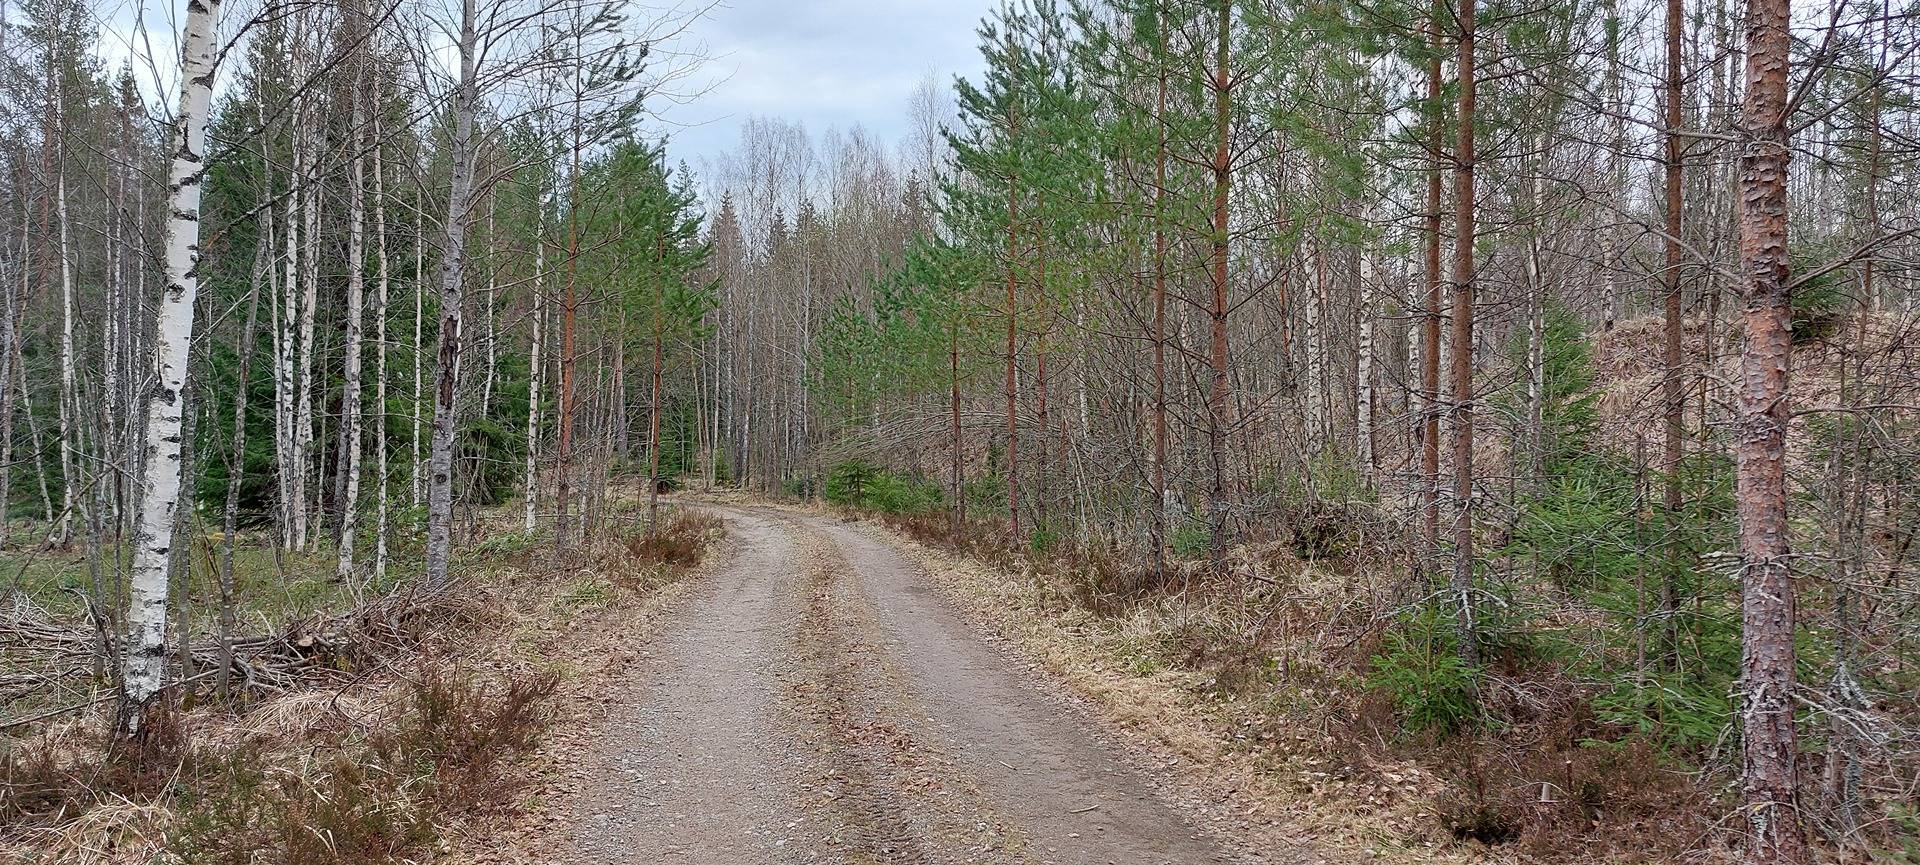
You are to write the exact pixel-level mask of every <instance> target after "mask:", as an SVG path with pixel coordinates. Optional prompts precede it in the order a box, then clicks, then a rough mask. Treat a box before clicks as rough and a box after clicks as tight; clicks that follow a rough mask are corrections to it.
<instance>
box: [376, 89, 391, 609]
mask: <svg viewBox="0 0 1920 865" xmlns="http://www.w3.org/2000/svg"><path fill="white" fill-rule="evenodd" d="M380 117H381V112H380V107H379V103H378V101H376V102H375V103H374V114H373V148H372V156H373V268H374V291H373V297H374V301H373V405H374V412H373V454H374V466H373V476H374V477H375V478H376V479H378V483H379V485H380V486H379V494H378V496H377V497H376V499H375V504H374V510H373V581H374V582H375V583H384V582H385V581H386V578H387V516H388V512H389V511H390V510H391V509H392V507H393V499H392V486H393V485H392V484H391V483H390V480H391V477H390V476H391V471H390V466H389V465H388V457H387V313H388V311H389V309H390V307H391V304H392V293H391V289H392V286H393V278H392V274H391V272H390V269H389V263H388V260H387V175H386V165H385V163H384V161H383V160H382V159H381V155H380V151H381V149H382V147H384V146H385V142H384V140H383V139H382V138H381V133H380V129H381V123H380Z"/></svg>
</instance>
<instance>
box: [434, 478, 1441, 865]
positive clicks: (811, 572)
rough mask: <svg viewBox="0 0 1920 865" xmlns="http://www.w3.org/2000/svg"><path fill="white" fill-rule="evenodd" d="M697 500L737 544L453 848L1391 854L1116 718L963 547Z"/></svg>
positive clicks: (707, 854) (667, 610)
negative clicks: (1286, 811)
mask: <svg viewBox="0 0 1920 865" xmlns="http://www.w3.org/2000/svg"><path fill="white" fill-rule="evenodd" d="M686 504H689V505H693V506H695V507H697V508H698V509H700V510H704V511H707V512H709V513H711V514H713V515H715V516H718V517H721V518H722V519H724V520H725V522H726V525H727V534H726V537H727V541H726V542H725V543H724V545H723V548H722V550H721V551H720V553H719V555H717V556H716V557H715V561H712V562H710V563H709V565H708V566H707V567H706V568H705V569H704V570H705V571H706V573H705V575H704V576H703V577H701V578H700V579H697V580H694V581H692V582H691V584H690V585H688V586H687V587H686V590H685V591H684V592H682V593H681V594H680V595H679V596H678V597H676V598H675V599H673V600H672V601H671V602H669V603H668V604H667V605H666V606H665V607H664V608H662V609H661V610H660V613H659V619H658V621H657V628H656V629H655V630H654V631H653V636H651V637H650V638H648V639H646V640H644V641H643V642H641V643H640V644H638V646H637V648H638V656H639V657H638V659H637V661H636V662H635V663H633V664H631V665H626V666H625V667H624V669H621V670H619V671H618V675H614V676H610V677H609V678H608V679H607V680H605V681H604V682H603V683H602V689H601V690H599V691H597V692H595V693H592V694H591V700H592V702H593V705H594V707H595V708H594V711H592V712H591V716H590V717H583V718H581V719H579V720H578V722H577V723H573V724H568V725H566V727H567V729H563V730H562V731H560V732H558V733H557V734H556V735H555V736H554V738H553V740H552V742H551V743H550V744H549V745H548V747H547V753H546V754H545V755H544V757H543V759H542V761H541V762H542V763H543V764H544V765H545V766H546V767H547V768H546V774H547V776H548V777H546V778H545V779H544V781H543V782H542V783H541V786H542V787H543V788H544V792H543V795H541V796H540V797H539V802H538V803H537V804H536V805H534V806H533V808H532V809H530V811H529V813H527V814H526V815H524V816H525V821H524V822H525V824H526V825H523V826H522V827H520V828H518V829H514V830H510V831H503V832H502V833H500V834H498V835H495V836H494V837H491V838H487V837H484V836H480V835H476V836H475V838H473V839H472V840H473V841H476V842H479V843H475V844H463V845H459V846H460V847H461V848H464V849H467V850H468V851H469V852H466V853H461V854H456V855H455V857H454V858H455V860H456V861H459V860H468V861H473V862H489V863H492V862H541V863H550V862H566V863H623V862H648V863H653V862H660V863H673V862H685V863H715V865H719V863H727V865H736V863H741V865H744V863H782V865H785V863H796V865H797V863H824V862H834V863H923V862H924V863H960V862H966V863H974V862H979V863H1060V865H1075V863H1128V865H1135V863H1141V865H1144V863H1182V865H1200V863H1325V862H1348V861H1372V860H1374V858H1375V857H1376V856H1380V855H1381V854H1380V852H1378V851H1375V850H1373V849H1365V848H1364V845H1360V844H1349V843H1344V841H1343V842H1340V843H1335V844H1331V845H1323V844H1320V843H1317V842H1315V841H1312V840H1308V836H1306V835H1303V834H1302V833H1301V831H1300V826H1299V825H1298V824H1297V823H1296V822H1295V821H1292V820H1288V819H1279V818H1276V817H1275V816H1273V815H1272V814H1268V813H1263V812H1262V811H1261V810H1260V809H1257V808H1253V807H1249V804H1248V803H1247V802H1246V801H1244V800H1243V799H1242V797H1241V795H1240V791H1238V790H1237V789H1235V785H1236V783H1237V782H1235V780H1234V778H1235V777H1236V776H1235V773H1233V772H1226V771H1223V767H1221V766H1217V765H1207V764H1206V763H1205V762H1204V761H1196V760H1195V759H1194V754H1195V749H1190V748H1179V747H1169V746H1168V740H1167V739H1166V734H1167V731H1166V730H1158V731H1155V732H1154V734H1153V735H1141V734H1140V732H1139V731H1138V730H1137V729H1133V728H1131V727H1130V726H1129V725H1128V724H1126V723H1124V722H1123V721H1122V720H1121V719H1120V718H1118V717H1117V716H1116V714H1115V713H1116V712H1124V711H1125V710H1127V709H1128V708H1130V707H1128V706H1125V705H1121V704H1119V703H1116V702H1114V701H1111V700H1105V699H1101V698H1099V697H1098V696H1095V695H1089V693H1088V689H1087V688H1085V687H1079V686H1076V685H1075V684H1074V683H1071V682H1069V681H1067V680H1065V679H1063V678H1061V677H1059V675H1058V674H1059V672H1060V671H1059V669H1057V665H1054V664H1052V663H1051V662H1050V661H1048V660H1047V659H1044V658H1041V657H1038V656H1037V655H1036V654H1035V653H1034V652H1033V651H1032V649H1033V647H1032V646H1030V645H1027V644H1025V643H1024V642H1022V641H1020V640H1016V639H1012V638H1008V637H1004V636H1001V635H1000V634H999V632H1001V631H1003V630H1004V628H1002V627H1001V625H1000V624H996V623H994V622H991V621H987V620H984V619H983V618H982V616H983V615H985V614H987V613H988V612H989V611H988V608H986V607H983V606H982V605H979V604H977V603H972V602H970V601H968V600H967V599H966V597H965V596H964V595H965V592H966V589H965V587H964V586H963V585H962V584H961V582H957V581H956V576H957V572H956V569H960V568H964V567H965V564H964V563H961V562H958V561H955V560H951V559H946V560H943V561H936V560H935V559H934V558H931V557H934V556H938V555H939V554H935V553H932V552H931V551H929V550H926V549H924V548H920V547H919V546H918V545H916V544H913V543H912V542H910V541H907V540H905V539H903V538H900V537H898V536H896V535H894V534H893V533H891V532H889V531H887V530H886V529H884V528H882V527H879V526H877V525H875V524H872V523H868V522H863V521H854V520H852V519H849V518H843V517H840V516H836V515H833V514H828V513H824V512H821V511H815V510H806V509H801V508H797V507H789V506H779V505H769V504H765V503H762V502H757V501H754V500H750V499H744V498H732V499H727V498H719V497H706V498H701V499H698V500H693V501H688V502H686ZM929 564H932V565H933V566H932V567H930V566H929ZM973 576H974V577H979V576H982V573H981V572H978V571H976V572H974V573H973ZM1082 672H1084V671H1082ZM1082 684H1084V683H1082ZM1131 708H1133V709H1136V710H1137V709H1138V708H1139V707H1138V706H1133V707H1131ZM1323 848H1325V849H1323ZM1427 852H1428V853H1429V854H1431V853H1432V852H1433V851H1427ZM1388 858H1391V857H1388ZM1443 858H1448V857H1443ZM1418 861H1432V858H1431V856H1430V855H1426V856H1422V857H1420V858H1419V860H1418Z"/></svg>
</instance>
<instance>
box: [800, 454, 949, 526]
mask: <svg viewBox="0 0 1920 865" xmlns="http://www.w3.org/2000/svg"><path fill="white" fill-rule="evenodd" d="M823 492H824V495H825V496H826V499H827V501H829V502H832V503H834V504H836V505H844V506H846V507H855V508H865V509H867V510H874V511H880V512H881V513H886V514H916V513H924V512H926V511H930V510H934V509H936V508H938V507H940V504H941V500H942V496H941V493H940V487H939V485H937V484H935V483H933V482H932V481H928V480H926V479H924V478H920V477H916V476H913V475H905V474H900V473H897V472H892V471H888V470H886V469H883V468H880V467H878V466H875V465H874V464H873V463H870V462H867V461H866V460H863V459H851V460H847V461H845V462H842V463H840V464H839V465H837V466H834V467H833V471H831V472H829V473H827V483H826V487H825V489H824V491H823Z"/></svg>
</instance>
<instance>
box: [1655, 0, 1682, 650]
mask: <svg viewBox="0 0 1920 865" xmlns="http://www.w3.org/2000/svg"><path fill="white" fill-rule="evenodd" d="M1685 21H1686V19H1685V18H1683V17H1682V12H1681V8H1680V0H1667V81H1666V90H1667V93H1666V96H1667V99H1666V115H1667V116H1666V125H1667V129H1666V135H1665V136H1664V137H1665V139H1666V153H1665V164H1664V168H1665V173H1666V178H1665V180H1666V193H1667V213H1666V235H1667V236H1666V243H1665V246H1666V261H1665V269H1664V270H1663V271H1662V273H1661V279H1662V281H1664V282H1665V283H1666V285H1665V288H1666V361H1665V366H1666V370H1665V379H1664V380H1663V381H1662V382H1661V396H1662V399H1663V400H1664V401H1665V403H1666V427H1667V429H1666V433H1667V437H1666V443H1665V452H1664V453H1662V454H1661V463H1662V464H1663V466H1664V468H1665V469H1666V473H1667V483H1666V523H1667V525H1666V529H1667V550H1666V554H1667V561H1666V576H1665V579H1663V580H1662V581H1661V583H1660V612H1661V614H1662V615H1661V619H1662V620H1663V621H1664V622H1665V623H1666V624H1665V626H1664V628H1665V631H1666V635H1665V636H1666V640H1665V641H1666V645H1665V646H1664V647H1663V654H1671V653H1672V652H1673V651H1674V642H1675V640H1676V639H1677V637H1678V626H1677V624H1676V621H1677V620H1676V617H1675V616H1674V612H1675V610H1676V609H1677V607H1678V605H1679V596H1680V588H1679V583H1680V580H1681V579H1682V575H1683V574H1684V573H1685V568H1686V565H1685V562H1684V561H1682V559H1683V555H1684V544H1683V543H1682V542H1681V539H1680V520H1681V514H1680V511H1681V508H1682V507H1683V506H1684V504H1685V500H1684V497H1683V490H1682V489H1681V479H1680V468H1681V460H1682V459H1683V458H1684V457H1685V452H1684V448H1685V443H1684V441H1683V439H1682V436H1683V435H1684V433H1685V430H1686V393H1685V391H1684V390H1683V388H1682V386H1681V379H1680V369H1681V354H1680V337H1681V321H1680V266H1681V261H1682V259H1681V246H1680V231H1681V229H1682V222H1681V218H1680V217H1681V207H1682V205H1683V204H1684V203H1685V202H1684V199H1683V197H1682V192H1681V182H1682V165H1681V141H1680V124H1681V121H1682V118H1681V105H1682V102H1681V100H1682V99H1683V98H1684V93H1683V92H1682V90H1681V86H1682V81H1683V80H1684V78H1683V74H1682V69H1681V56H1680V31H1681V28H1682V27H1684V26H1685Z"/></svg>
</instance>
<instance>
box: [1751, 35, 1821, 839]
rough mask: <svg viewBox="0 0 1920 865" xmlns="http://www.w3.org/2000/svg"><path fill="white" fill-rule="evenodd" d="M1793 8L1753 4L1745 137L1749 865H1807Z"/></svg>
mask: <svg viewBox="0 0 1920 865" xmlns="http://www.w3.org/2000/svg"><path fill="white" fill-rule="evenodd" d="M1787 16H1788V0H1748V2H1747V17H1746V20H1747V40H1746V42H1747V44H1746V54H1747V68H1746V100H1745V101H1746V104H1745V106H1744V110H1743V111H1742V112H1741V120H1740V137H1741V139H1742V147H1741V151H1740V154H1741V155H1740V200H1741V205H1742V206H1741V210H1740V223H1739V225H1740V294H1741V298H1742V300H1743V301H1744V308H1743V310H1742V313H1741V323H1742V325H1743V327H1744V328H1745V338H1744V341H1743V343H1742V345H1741V349H1740V391H1739V394H1738V395H1737V399H1736V404H1735V409H1734V440H1735V444H1734V476H1735V493H1734V495H1735V508H1736V511H1737V513H1738V516H1739V522H1740V574H1741V591H1740V594H1741V598H1740V601H1741V650H1742V651H1741V659H1740V671H1741V691H1742V698H1743V699H1742V705H1741V718H1740V720H1741V732H1742V735H1741V741H1740V747H1741V785H1740V786H1741V793H1742V799H1743V800H1744V803H1743V804H1744V807H1743V808H1742V809H1741V812H1742V813H1744V814H1745V815H1746V817H1747V826H1748V834H1747V851H1746V861H1747V862H1748V863H1751V865H1763V863H1764V865H1778V863H1799V862H1805V861H1806V860H1807V841H1806V836H1805V834H1804V832H1803V830H1802V828H1801V823H1800V810H1799V806H1800V803H1799V794H1798V781H1799V779H1798V773H1797V769H1796V765H1795V758H1796V757H1797V756H1798V754H1799V746H1798V742H1797V739H1796V735H1795V731H1794V726H1793V712H1794V704H1793V688H1794V663H1795V657H1794V645H1793V635H1794V602H1793V588H1794V587H1793V577H1792V574H1791V573H1790V571H1789V569H1788V558H1787V557H1788V554H1789V549H1788V539H1787V530H1788V528H1787V478H1786V451H1787V419H1788V417H1789V414H1788V409H1787V395H1788V391H1787V375H1788V368H1789V366H1790V362H1791V360H1792V354H1791V350H1792V330H1791V322H1792V312H1791V308H1790V306H1789V298H1788V288H1787V270H1788V257H1787V160H1788V151H1787V129H1786V112H1787V66H1788V62H1789V61H1788V36H1787Z"/></svg>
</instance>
